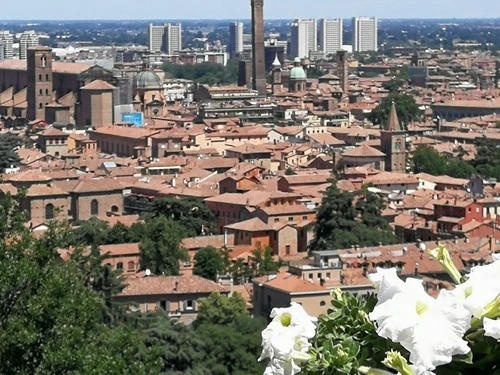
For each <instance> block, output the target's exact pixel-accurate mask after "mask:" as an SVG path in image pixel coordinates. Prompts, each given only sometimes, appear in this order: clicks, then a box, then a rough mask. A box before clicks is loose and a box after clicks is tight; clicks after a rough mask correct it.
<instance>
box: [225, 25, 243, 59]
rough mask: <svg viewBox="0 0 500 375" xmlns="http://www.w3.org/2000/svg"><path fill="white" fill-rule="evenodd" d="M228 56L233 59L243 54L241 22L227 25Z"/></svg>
mask: <svg viewBox="0 0 500 375" xmlns="http://www.w3.org/2000/svg"><path fill="white" fill-rule="evenodd" d="M227 52H229V56H231V57H233V56H235V55H238V54H240V53H242V52H243V22H232V23H231V24H230V25H229V45H228V48H227Z"/></svg>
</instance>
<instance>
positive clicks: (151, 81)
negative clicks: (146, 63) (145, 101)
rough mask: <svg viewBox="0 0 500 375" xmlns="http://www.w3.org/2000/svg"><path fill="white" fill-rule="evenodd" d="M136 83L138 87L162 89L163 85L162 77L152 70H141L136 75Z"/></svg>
mask: <svg viewBox="0 0 500 375" xmlns="http://www.w3.org/2000/svg"><path fill="white" fill-rule="evenodd" d="M135 84H136V87H137V88H138V89H160V88H161V87H162V84H161V80H160V77H158V75H157V74H156V73H155V72H153V71H151V70H145V71H143V72H139V73H138V74H137V75H136V76H135Z"/></svg>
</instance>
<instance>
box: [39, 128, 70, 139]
mask: <svg viewBox="0 0 500 375" xmlns="http://www.w3.org/2000/svg"><path fill="white" fill-rule="evenodd" d="M38 135H41V136H44V137H54V136H57V137H69V134H66V133H64V132H62V131H60V130H59V129H56V128H49V129H45V130H43V131H41V132H40V133H38Z"/></svg>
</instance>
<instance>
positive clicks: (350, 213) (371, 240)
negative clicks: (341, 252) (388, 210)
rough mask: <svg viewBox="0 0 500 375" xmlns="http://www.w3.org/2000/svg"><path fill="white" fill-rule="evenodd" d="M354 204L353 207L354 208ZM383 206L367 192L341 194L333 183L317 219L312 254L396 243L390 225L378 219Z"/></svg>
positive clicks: (381, 202) (379, 199)
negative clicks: (315, 251)
mask: <svg viewBox="0 0 500 375" xmlns="http://www.w3.org/2000/svg"><path fill="white" fill-rule="evenodd" d="M354 201H356V204H354ZM383 208H384V202H383V201H382V200H381V198H379V197H378V196H377V195H375V194H373V193H370V192H369V191H368V190H366V189H365V190H362V191H358V192H352V193H351V192H343V191H340V189H338V187H337V184H336V182H335V181H334V182H333V183H332V185H331V186H330V187H329V188H328V189H327V191H326V194H325V196H324V197H323V201H322V202H321V206H320V208H319V210H318V213H317V217H316V227H315V238H314V240H313V241H312V242H311V245H310V249H311V250H327V249H332V250H334V249H344V248H348V247H351V246H353V245H358V246H375V245H378V244H379V243H380V242H381V243H383V244H392V243H395V241H396V238H395V236H394V234H393V233H392V230H391V228H390V226H389V224H388V223H387V222H386V221H385V220H383V218H381V217H380V213H381V211H382V209H383Z"/></svg>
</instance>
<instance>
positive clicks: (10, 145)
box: [0, 133, 23, 168]
mask: <svg viewBox="0 0 500 375" xmlns="http://www.w3.org/2000/svg"><path fill="white" fill-rule="evenodd" d="M22 144H23V139H22V138H20V137H18V136H17V135H15V134H10V133H6V134H0V168H9V167H10V166H11V165H12V166H14V167H17V166H18V165H19V162H20V161H21V159H20V158H19V155H18V154H17V152H16V148H17V147H19V146H21V145H22Z"/></svg>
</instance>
